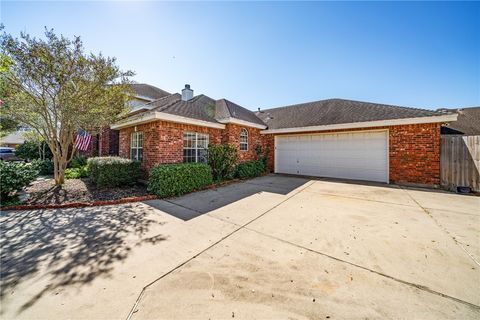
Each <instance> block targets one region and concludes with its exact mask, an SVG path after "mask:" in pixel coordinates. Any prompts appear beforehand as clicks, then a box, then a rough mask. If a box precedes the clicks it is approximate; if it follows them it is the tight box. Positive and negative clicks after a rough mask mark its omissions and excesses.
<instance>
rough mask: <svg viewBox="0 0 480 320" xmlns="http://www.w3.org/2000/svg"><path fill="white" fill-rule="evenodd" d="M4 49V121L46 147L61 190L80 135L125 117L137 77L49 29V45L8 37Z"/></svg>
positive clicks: (0, 65)
mask: <svg viewBox="0 0 480 320" xmlns="http://www.w3.org/2000/svg"><path fill="white" fill-rule="evenodd" d="M0 44H1V50H2V52H1V55H0V86H1V87H2V88H5V89H4V90H2V92H1V93H2V96H1V97H0V99H1V100H2V101H3V103H2V107H1V109H2V115H4V116H6V117H8V118H9V119H12V120H13V121H16V122H19V123H22V124H25V125H27V126H29V127H30V128H32V129H33V130H34V131H36V132H37V133H38V134H39V135H40V136H41V137H42V138H43V139H44V140H45V141H46V143H47V144H48V146H49V147H50V149H51V151H52V153H53V155H54V163H55V180H56V183H57V184H62V183H63V182H64V170H65V168H66V165H67V163H68V162H69V161H70V160H71V159H72V157H73V155H74V154H75V151H76V150H75V145H74V141H75V136H76V134H77V132H78V130H80V129H83V130H86V131H88V132H90V133H94V132H96V131H98V130H100V129H101V128H102V127H105V126H108V125H110V124H111V123H112V122H114V121H115V120H116V119H118V117H120V116H122V115H123V114H125V113H126V112H127V110H128V108H127V105H128V100H129V99H130V94H129V93H130V92H129V90H130V87H129V86H128V84H129V83H130V80H129V78H130V77H131V76H133V73H132V72H131V71H122V70H121V69H120V68H119V66H118V65H117V64H116V59H115V58H110V57H105V56H103V55H102V54H92V53H89V54H87V53H85V51H84V47H83V43H82V41H81V39H80V37H74V38H73V39H68V38H66V37H64V36H62V35H60V36H58V35H56V34H55V33H54V31H53V30H49V29H46V30H45V39H39V38H35V37H31V36H29V35H28V34H25V33H21V35H20V38H14V37H13V36H12V35H10V34H8V33H6V32H4V33H3V34H2V35H0Z"/></svg>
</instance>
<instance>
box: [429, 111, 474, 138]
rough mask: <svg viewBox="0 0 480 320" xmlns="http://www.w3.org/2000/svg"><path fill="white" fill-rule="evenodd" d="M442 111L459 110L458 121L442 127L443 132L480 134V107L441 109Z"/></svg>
mask: <svg viewBox="0 0 480 320" xmlns="http://www.w3.org/2000/svg"><path fill="white" fill-rule="evenodd" d="M438 111H440V112H452V111H453V112H457V113H458V118H457V121H455V122H452V123H449V124H448V126H445V127H442V134H465V135H480V107H473V108H463V109H440V110H438Z"/></svg>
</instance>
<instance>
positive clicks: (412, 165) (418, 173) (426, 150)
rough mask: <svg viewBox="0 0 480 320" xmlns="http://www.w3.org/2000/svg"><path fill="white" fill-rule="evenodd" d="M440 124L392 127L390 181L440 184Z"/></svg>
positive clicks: (390, 136) (390, 135)
mask: <svg viewBox="0 0 480 320" xmlns="http://www.w3.org/2000/svg"><path fill="white" fill-rule="evenodd" d="M440 127H441V124H440V123H428V124H417V125H405V126H394V127H390V128H389V129H390V134H389V138H390V142H389V148H390V149H389V157H390V181H391V182H396V183H402V182H410V183H420V184H429V185H440Z"/></svg>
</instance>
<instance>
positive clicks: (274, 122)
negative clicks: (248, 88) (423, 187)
mask: <svg viewBox="0 0 480 320" xmlns="http://www.w3.org/2000/svg"><path fill="white" fill-rule="evenodd" d="M256 115H257V116H258V117H259V118H260V119H262V120H263V122H264V123H266V124H267V125H268V129H269V130H271V129H284V128H299V127H313V126H325V125H337V124H349V123H361V122H371V121H381V120H396V119H410V118H421V117H435V116H442V115H445V113H442V112H437V111H431V110H425V109H417V108H407V107H400V106H393V105H386V104H378V103H370V102H361V101H353V100H343V99H329V100H320V101H314V102H308V103H302V104H296V105H290V106H285V107H280V108H273V109H266V110H262V111H260V112H256Z"/></svg>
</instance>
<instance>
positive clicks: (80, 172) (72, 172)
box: [65, 165, 88, 179]
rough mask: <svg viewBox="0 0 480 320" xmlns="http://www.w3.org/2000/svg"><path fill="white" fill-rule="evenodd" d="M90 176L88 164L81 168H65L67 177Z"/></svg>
mask: <svg viewBox="0 0 480 320" xmlns="http://www.w3.org/2000/svg"><path fill="white" fill-rule="evenodd" d="M86 177H88V170H87V166H86V165H85V166H83V167H79V168H68V169H65V179H80V178H86Z"/></svg>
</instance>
